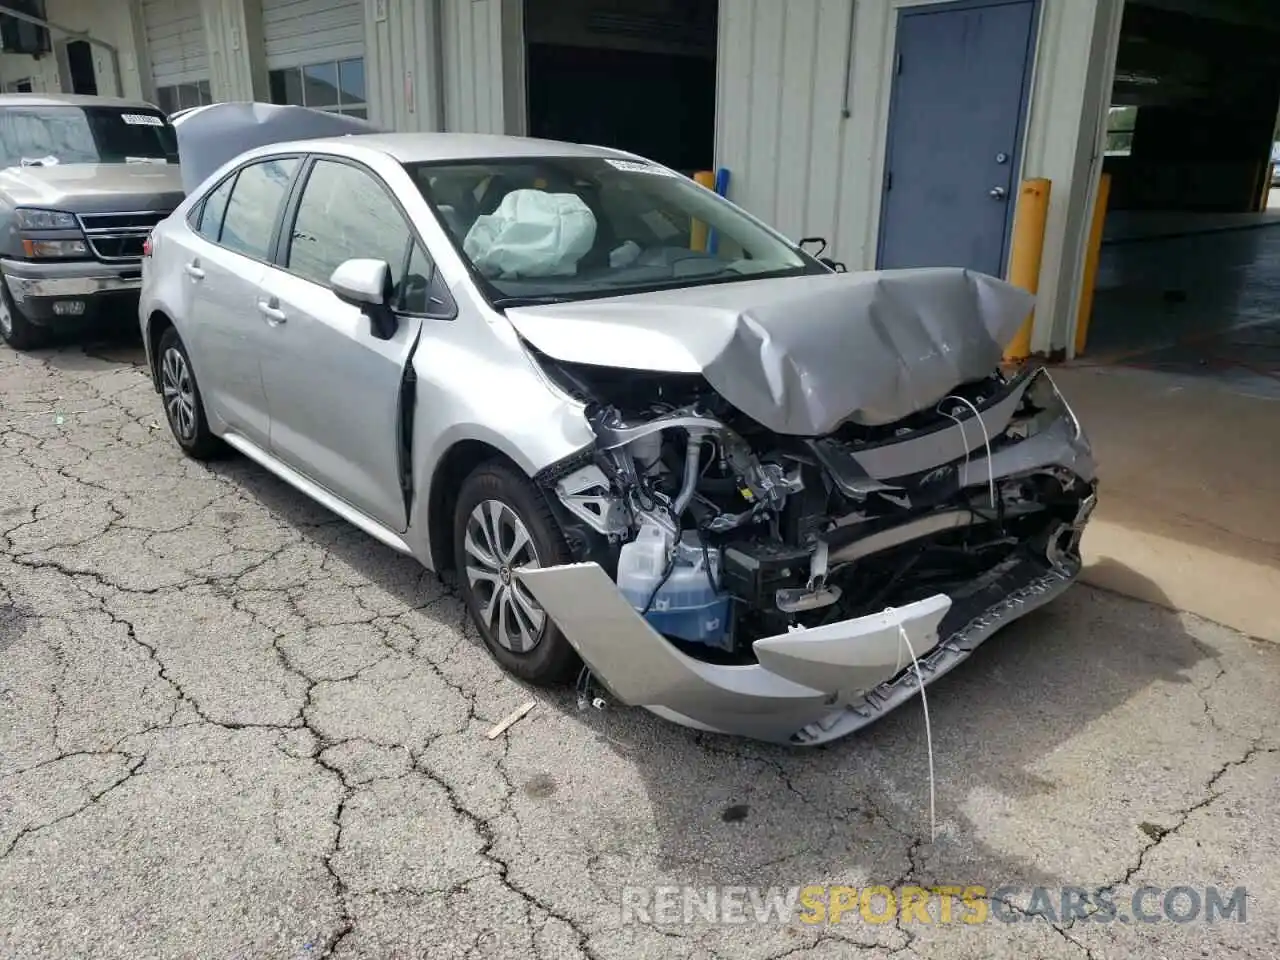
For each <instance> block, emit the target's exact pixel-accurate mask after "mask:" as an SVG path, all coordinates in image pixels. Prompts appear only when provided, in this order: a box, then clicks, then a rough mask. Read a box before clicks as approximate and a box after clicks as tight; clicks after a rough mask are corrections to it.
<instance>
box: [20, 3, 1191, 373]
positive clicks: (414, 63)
mask: <svg viewBox="0 0 1280 960" xmlns="http://www.w3.org/2000/svg"><path fill="white" fill-rule="evenodd" d="M199 2H200V9H201V14H202V18H203V23H204V27H205V30H204V32H205V36H206V42H207V44H208V47H209V51H208V52H209V64H210V72H211V86H212V89H213V95H214V98H215V99H220V100H226V99H259V100H266V99H269V95H270V94H269V89H268V83H267V79H266V70H267V53H268V51H267V47H268V44H267V43H266V38H265V37H264V2H269V3H270V5H271V6H272V7H273V8H274V10H273V12H272V15H273V16H275V15H277V14H278V12H279V10H280V9H281V4H282V3H283V2H285V0H199ZM292 2H294V3H295V5H296V8H297V9H299V10H303V9H305V8H306V7H307V5H308V4H309V3H311V2H314V0H292ZM932 2H945V0H720V25H719V36H718V71H717V74H718V75H717V85H716V86H717V89H716V100H717V120H716V157H717V164H718V165H719V166H724V167H728V168H729V170H730V171H731V178H732V179H731V185H730V197H731V199H733V200H734V201H735V202H737V203H739V204H741V205H742V206H744V207H746V208H747V209H749V210H751V211H752V212H754V213H756V214H758V215H760V216H762V217H764V218H765V219H767V220H769V221H771V222H773V223H775V224H777V225H778V226H779V227H780V228H781V229H782V230H783V231H784V232H785V233H787V234H788V235H790V236H791V237H793V238H795V239H799V238H800V237H805V236H823V237H826V238H827V239H828V240H829V241H830V242H831V253H832V255H834V256H835V257H837V258H838V259H841V260H843V261H844V262H846V263H847V264H848V266H849V267H850V268H851V269H867V268H871V267H873V266H874V265H875V253H876V246H877V239H878V232H879V217H880V199H881V184H882V182H883V172H884V159H885V146H886V140H887V136H886V135H887V129H888V112H889V95H890V90H891V80H892V76H891V73H892V63H891V61H892V51H893V50H894V48H895V40H896V37H895V32H896V25H897V12H898V10H899V8H901V7H904V6H907V5H913V4H917V3H932ZM1170 2H1174V0H1170ZM1178 2H1190V0H1178ZM361 3H362V5H363V8H362V9H363V18H362V23H361V24H360V26H359V28H358V29H355V28H354V27H353V26H352V25H351V24H346V23H345V21H344V24H345V25H343V24H336V23H333V24H329V25H328V26H329V27H331V28H335V29H336V28H337V27H341V28H342V29H343V30H345V31H347V33H346V34H344V36H347V34H350V36H349V38H348V39H349V40H350V44H349V45H350V47H351V51H352V52H354V51H356V49H357V48H359V49H360V50H361V51H362V53H363V56H364V58H365V69H366V85H367V97H368V103H369V112H370V117H371V119H373V120H375V122H379V123H381V124H383V125H386V126H389V127H393V128H395V129H400V130H435V129H447V130H461V131H473V132H485V133H511V134H519V133H523V132H524V129H525V123H526V117H525V113H526V110H525V102H526V98H525V90H524V24H523V3H522V0H361ZM1122 5H1123V0H1041V12H1040V19H1039V31H1040V36H1039V42H1038V46H1037V52H1036V60H1035V66H1034V79H1033V89H1032V95H1031V102H1030V108H1029V115H1028V120H1027V133H1026V139H1025V143H1024V149H1023V151H1022V160H1021V162H1022V170H1021V171H1020V172H1021V176H1022V177H1047V178H1049V179H1050V180H1051V181H1052V182H1053V190H1052V202H1051V205H1050V210H1049V218H1048V228H1047V233H1046V238H1045V252H1044V260H1043V268H1042V271H1041V276H1040V298H1039V305H1038V308H1037V312H1036V329H1035V334H1034V337H1033V341H1032V346H1033V349H1035V350H1036V351H1038V352H1045V353H1052V352H1055V351H1057V350H1060V349H1061V348H1063V347H1065V346H1067V345H1068V344H1069V343H1070V342H1071V339H1072V337H1071V330H1072V323H1073V320H1074V313H1075V307H1076V303H1077V297H1078V287H1079V278H1080V272H1081V263H1082V260H1083V243H1084V237H1085V234H1086V232H1087V226H1088V222H1089V215H1090V211H1091V204H1092V200H1093V197H1094V194H1095V191H1096V187H1097V181H1098V175H1099V173H1100V171H1101V143H1102V131H1103V123H1104V119H1105V114H1106V110H1105V108H1106V105H1107V101H1108V96H1109V90H1110V83H1111V70H1112V65H1113V63H1114V56H1115V45H1116V43H1117V42H1118V36H1119V23H1120V14H1121V10H1122ZM139 9H140V0H49V16H50V19H51V20H53V21H54V22H58V23H60V24H62V25H64V26H68V27H72V28H74V29H82V30H89V31H92V33H93V35H94V36H97V37H100V38H102V39H105V40H108V41H109V42H112V43H116V44H117V45H118V46H119V48H120V73H121V80H122V86H123V88H124V91H125V93H126V94H129V95H134V96H138V95H142V94H149V93H150V91H151V88H152V85H151V82H150V71H149V68H148V67H147V61H146V47H145V36H144V32H143V31H142V30H141V26H140V17H139ZM320 26H324V24H320ZM535 36H536V34H535ZM276 53H277V54H279V51H276ZM96 59H97V63H98V72H99V87H100V89H101V90H103V91H110V90H112V89H113V88H114V83H115V76H114V72H113V69H112V66H111V63H110V58H109V57H108V56H107V55H106V54H105V52H103V51H98V52H97V53H96ZM140 65H141V69H139V67H140ZM24 76H31V77H32V78H33V80H34V82H35V84H36V86H37V88H42V89H49V90H53V89H58V87H59V81H58V69H57V65H56V58H55V57H46V58H43V60H42V61H41V62H39V63H35V62H33V61H31V58H28V57H13V56H4V57H0V79H3V80H5V81H10V80H12V79H16V78H19V77H24Z"/></svg>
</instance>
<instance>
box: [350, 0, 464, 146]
mask: <svg viewBox="0 0 1280 960" xmlns="http://www.w3.org/2000/svg"><path fill="white" fill-rule="evenodd" d="M441 6H442V3H441V0H425V2H419V3H388V2H386V0H371V2H367V3H366V4H365V55H364V56H365V76H366V83H367V84H368V97H369V119H370V120H372V121H373V122H374V123H377V124H380V125H382V126H385V127H389V128H391V129H395V130H439V129H441V128H442V125H443V120H444V113H445V106H444V69H443V65H442V63H441V58H440V57H439V56H438V55H437V51H438V50H439V49H440V40H441V30H442V19H443V18H442V13H443V11H442V10H441Z"/></svg>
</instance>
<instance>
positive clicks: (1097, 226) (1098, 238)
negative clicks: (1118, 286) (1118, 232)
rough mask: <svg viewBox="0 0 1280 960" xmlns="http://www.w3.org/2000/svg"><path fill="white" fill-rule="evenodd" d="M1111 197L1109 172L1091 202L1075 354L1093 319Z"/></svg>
mask: <svg viewBox="0 0 1280 960" xmlns="http://www.w3.org/2000/svg"><path fill="white" fill-rule="evenodd" d="M1110 199H1111V174H1109V173H1104V174H1103V175H1102V179H1101V180H1099V181H1098V199H1097V200H1096V201H1095V202H1094V204H1093V223H1092V225H1091V226H1090V227H1089V249H1088V250H1086V251H1085V256H1084V279H1083V280H1082V281H1081V282H1082V284H1083V288H1082V289H1081V290H1080V310H1079V312H1078V313H1077V314H1076V356H1077V357H1078V356H1080V354H1082V353H1084V345H1085V341H1086V340H1088V339H1089V321H1090V320H1092V319H1093V292H1094V287H1096V286H1097V285H1098V261H1099V260H1100V259H1101V258H1102V228H1103V227H1105V226H1106V224H1107V203H1108V201H1109V200H1110Z"/></svg>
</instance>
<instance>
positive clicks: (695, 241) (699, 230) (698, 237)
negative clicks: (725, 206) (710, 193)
mask: <svg viewBox="0 0 1280 960" xmlns="http://www.w3.org/2000/svg"><path fill="white" fill-rule="evenodd" d="M693 179H694V180H695V181H696V182H698V183H700V184H702V186H704V187H706V188H707V189H708V190H714V189H715V188H716V175H715V171H713V170H699V171H698V172H697V173H695V174H694V175H693ZM689 249H690V250H698V251H703V250H706V249H707V225H706V224H705V223H703V222H702V221H701V220H695V221H693V224H692V225H691V226H690V229H689Z"/></svg>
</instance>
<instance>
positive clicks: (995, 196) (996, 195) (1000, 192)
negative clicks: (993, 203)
mask: <svg viewBox="0 0 1280 960" xmlns="http://www.w3.org/2000/svg"><path fill="white" fill-rule="evenodd" d="M1004 196H1005V190H1004V187H992V188H991V199H992V200H1003V199H1004Z"/></svg>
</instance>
